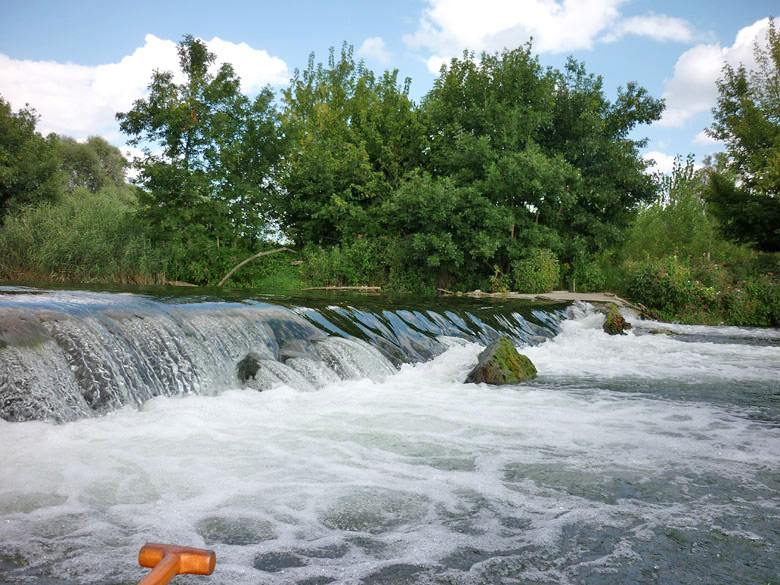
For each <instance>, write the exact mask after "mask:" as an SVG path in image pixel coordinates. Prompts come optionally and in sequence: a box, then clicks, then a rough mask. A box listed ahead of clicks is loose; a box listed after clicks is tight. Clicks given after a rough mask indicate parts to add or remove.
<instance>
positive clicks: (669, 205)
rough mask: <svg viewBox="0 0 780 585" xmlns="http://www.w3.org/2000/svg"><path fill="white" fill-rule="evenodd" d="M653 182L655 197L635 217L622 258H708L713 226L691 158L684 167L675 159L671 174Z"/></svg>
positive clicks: (701, 174)
mask: <svg viewBox="0 0 780 585" xmlns="http://www.w3.org/2000/svg"><path fill="white" fill-rule="evenodd" d="M656 181H657V183H658V197H657V198H656V200H655V201H654V202H652V204H650V205H648V206H647V207H644V208H642V209H641V210H640V211H639V213H638V214H637V217H636V220H635V221H634V224H633V225H632V226H631V228H630V229H629V230H628V236H627V238H626V241H625V243H624V245H623V247H622V256H623V257H624V258H625V259H627V260H634V261H637V260H645V259H648V258H661V257H663V256H664V255H677V256H680V257H688V256H690V257H694V258H700V257H703V256H709V255H710V254H711V253H713V252H714V251H715V248H716V246H717V242H716V240H717V233H716V222H715V221H714V220H713V219H712V218H711V217H710V216H709V214H708V213H707V205H706V203H705V201H704V198H703V197H702V195H703V193H704V190H705V188H706V186H707V174H706V172H705V171H698V172H697V171H696V170H695V169H694V161H693V156H692V155H689V156H688V158H687V159H686V161H685V163H684V164H683V161H682V159H681V158H680V157H677V158H675V160H674V165H673V168H672V172H671V174H670V175H657V176H656Z"/></svg>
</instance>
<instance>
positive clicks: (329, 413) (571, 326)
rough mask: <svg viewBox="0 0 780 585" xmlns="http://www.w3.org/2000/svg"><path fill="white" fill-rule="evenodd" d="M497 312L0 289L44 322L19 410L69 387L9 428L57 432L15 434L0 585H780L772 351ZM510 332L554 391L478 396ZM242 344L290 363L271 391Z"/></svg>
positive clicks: (779, 378) (9, 437)
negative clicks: (244, 375)
mask: <svg viewBox="0 0 780 585" xmlns="http://www.w3.org/2000/svg"><path fill="white" fill-rule="evenodd" d="M469 303H470V304H469ZM480 303H482V304H480ZM484 303H485V301H457V300H453V301H452V302H449V303H448V302H446V301H442V300H440V299H431V300H430V301H415V302H411V301H406V302H404V301H391V300H387V299H383V298H381V297H379V298H362V299H361V298H349V299H347V300H344V299H343V298H342V297H327V298H319V299H312V298H310V299H292V298H281V297H264V298H259V297H255V298H254V299H239V298H231V299H224V298H216V297H207V296H200V297H191V298H188V299H180V298H176V299H161V298H154V297H149V296H147V295H138V294H127V293H126V292H125V293H116V292H114V293H104V292H94V291H93V292H80V291H44V290H39V289H20V288H18V287H4V288H3V287H0V314H1V313H2V312H3V311H5V313H6V314H12V313H14V311H17V312H18V311H23V312H24V314H25V315H26V317H25V319H27V318H29V317H30V315H42V314H45V315H47V316H46V317H45V319H43V321H42V322H43V327H44V329H41V331H42V333H41V332H40V331H39V333H40V335H43V337H42V338H41V339H38V341H37V342H36V343H35V344H30V343H27V344H24V343H21V342H19V343H18V346H15V345H13V344H6V345H7V346H6V347H5V348H0V354H3V355H5V356H6V357H5V358H3V359H5V362H2V361H0V368H5V369H6V372H5V374H4V373H3V372H2V371H0V399H2V396H3V394H2V392H3V391H6V393H7V396H14V400H16V398H15V395H14V394H13V393H14V392H18V391H20V389H27V390H30V391H31V392H32V391H35V392H38V394H40V395H41V396H43V394H44V393H45V392H44V391H45V390H46V388H41V387H40V386H45V385H46V384H52V385H55V386H57V387H56V388H51V389H49V390H51V396H52V397H53V398H52V399H51V400H53V401H54V402H48V400H49V399H48V398H46V399H44V398H40V397H39V398H36V402H32V403H29V404H27V403H25V404H24V405H23V406H24V408H26V409H28V410H21V407H14V409H9V410H8V412H13V413H16V414H14V415H13V416H17V417H18V416H21V415H19V413H27V414H25V415H24V416H27V415H28V414H29V413H30V412H32V411H31V410H29V409H32V408H40V412H41V415H40V417H41V418H44V419H46V420H27V421H26V422H17V421H14V422H11V421H4V420H0V583H3V584H14V585H16V584H23V583H31V584H35V585H72V584H76V583H122V584H126V583H134V582H137V581H138V580H140V579H141V578H142V577H143V575H144V574H145V572H146V570H144V569H140V568H138V567H137V564H136V558H137V553H138V550H139V548H140V547H141V545H143V544H144V542H147V541H150V542H171V543H177V544H182V545H188V546H197V547H205V548H210V549H213V550H215V551H216V553H217V569H216V571H215V573H214V574H213V575H212V576H210V577H187V576H181V577H177V578H176V579H175V580H174V581H173V582H174V583H181V584H187V583H191V584H195V583H199V584H204V585H205V584H208V583H211V584H225V585H227V584H235V585H243V584H247V585H249V584H253V585H254V584H265V583H268V584H271V583H274V584H275V583H279V584H287V583H289V584H296V585H325V584H327V583H346V584H361V583H362V584H367V585H380V584H401V585H402V584H413V583H421V584H442V585H443V584H464V585H465V584H478V583H480V584H481V583H501V584H504V583H506V584H534V585H536V584H547V583H556V584H594V585H601V584H603V585H607V584H609V585H615V584H669V585H672V584H681V585H687V584H694V583H697V584H699V583H705V584H745V585H747V584H755V585H759V584H760V585H766V584H778V583H780V578H779V577H778V574H780V330H776V329H742V328H735V327H703V326H702V327H697V326H676V325H668V324H664V325H662V326H663V327H665V328H667V329H671V330H672V331H674V332H675V333H676V334H675V335H669V336H667V335H651V334H650V333H649V331H650V330H651V329H653V328H657V327H659V326H661V325H659V324H657V323H651V322H642V321H639V320H638V319H637V318H635V317H632V316H630V315H629V319H630V320H632V321H633V323H634V329H632V330H631V331H630V332H629V333H628V335H624V336H619V337H610V336H608V335H606V334H605V333H603V332H602V330H601V324H602V322H603V316H602V315H601V314H600V313H598V312H597V311H595V310H594V309H593V308H592V307H590V306H587V305H575V306H571V307H565V306H559V305H555V306H537V305H530V304H528V303H525V304H517V305H514V304H506V303H500V302H498V303H493V304H484ZM279 311H281V313H283V314H284V315H287V316H288V317H285V319H288V320H287V321H285V320H284V319H282V321H285V323H288V325H285V326H284V327H282V328H281V329H279V326H278V322H279V314H280V313H279ZM53 313H57V314H58V315H60V317H57V318H54V317H52V316H51V315H52V314H53ZM62 314H67V318H61V315H62ZM154 315H158V316H157V317H155V316H154ZM159 315H162V317H160V316H159ZM268 315H271V316H273V319H274V321H273V322H274V324H275V325H274V327H275V328H276V329H274V331H277V333H276V334H275V336H274V335H270V336H269V337H268V339H266V338H265V337H263V336H264V335H266V333H263V332H258V333H255V334H253V336H250V335H248V334H247V335H244V334H241V335H244V336H243V337H241V335H239V333H237V332H236V331H234V330H233V329H230V328H231V327H237V326H236V323H239V324H240V331H243V332H246V331H247V327H249V326H248V325H247V323H254V322H255V321H256V322H258V323H259V322H262V323H268V322H269V317H268ZM38 320H40V319H38ZM253 320H254V321H253ZM304 321H305V322H306V323H309V324H312V328H311V329H309V328H307V327H308V326H304V325H301V323H303V322H304ZM25 323H27V321H25ZM289 323H293V324H295V327H292V326H291V325H289ZM142 325H143V326H142ZM163 325H164V327H163ZM315 326H316V327H315ZM35 327H38V323H37V321H36V324H35ZM258 327H259V326H258ZM260 329H261V328H258V331H260ZM293 329H294V333H295V335H298V336H299V339H305V340H306V343H309V341H312V340H314V342H313V344H312V345H311V346H307V348H308V349H307V348H303V349H304V350H305V352H304V353H302V354H300V355H298V354H295V356H297V357H295V356H294V357H293V358H292V360H293V361H289V355H292V354H290V353H289V352H287V353H285V351H287V350H284V348H283V347H282V346H283V343H282V341H280V334H279V333H278V331H280V330H283V331H284V335H283V336H282V337H284V339H283V341H284V342H285V343H287V344H288V345H285V346H284V347H290V346H289V341H290V337H291V335H293V333H291V331H293ZM314 329H317V331H319V332H320V333H316V334H315V333H314V332H313V331H314ZM163 330H164V331H166V332H167V333H165V335H169V336H170V340H168V341H171V343H173V341H175V338H176V337H177V336H180V337H181V339H179V342H178V343H174V344H173V345H172V346H171V347H173V349H170V348H169V349H170V355H169V356H167V357H166V358H165V359H164V360H163V359H162V358H160V360H161V361H159V362H157V361H153V360H152V361H150V360H149V359H146V358H144V359H141V358H140V357H138V356H140V355H141V353H139V352H141V350H142V349H143V348H142V344H141V343H140V341H138V340H139V339H141V338H145V336H147V337H148V336H152V337H153V336H155V335H156V336H158V337H159V336H163V334H162V333H161V331H163ZM266 330H267V329H266ZM266 330H263V331H266ZM36 331H37V329H36ZM225 331H227V333H226V332H225ZM66 334H67V335H66ZM495 334H509V335H511V336H512V337H513V339H514V340H515V343H516V345H517V346H518V349H519V350H520V351H521V352H522V353H524V354H526V355H527V356H528V357H530V359H531V360H532V361H533V362H534V363H535V364H536V367H537V369H538V371H539V377H538V378H537V379H536V380H533V381H531V382H526V383H522V384H518V385H510V386H503V387H489V386H485V385H475V384H464V383H463V380H464V379H465V377H466V375H467V374H468V372H469V371H470V369H471V368H472V367H473V366H474V365H475V364H476V361H477V356H478V354H479V352H480V351H481V350H482V349H483V346H484V343H485V342H486V341H487V340H488V339H489V338H492V337H494V336H495ZM185 337H186V338H187V339H189V341H186V339H184V338H185ZM237 337H241V340H240V343H239V341H237ZM228 338H230V339H232V340H233V343H234V345H230V343H228V341H227V339H228ZM342 338H344V339H346V341H344V340H343V339H342ZM98 339H102V340H103V343H104V344H105V345H104V346H103V349H101V348H98V347H96V346H95V345H94V344H95V343H97V342H96V340H98ZM133 339H135V340H136V341H137V343H136V345H137V347H136V346H135V345H133V343H134V342H133ZM166 339H167V338H166ZM79 340H80V341H79ZM258 340H260V341H258ZM17 341H18V340H17ZM158 341H159V340H158ZM163 341H165V340H163ZM163 341H159V343H158V344H157V345H155V344H153V343H152V342H151V341H148V342H145V343H146V345H143V347H145V348H146V350H144V351H149V352H152V353H154V352H156V354H155V355H157V354H160V351H161V350H160V348H161V347H165V344H164V343H163ZM66 342H67V343H66ZM195 342H197V344H196V343H195ZM188 343H189V344H190V345H188ZM296 343H297V342H296ZM79 344H80V345H79ZM112 344H114V345H112ZM0 345H2V344H0ZM196 345H198V346H207V347H208V348H210V349H209V352H208V353H206V354H204V356H205V357H203V358H202V359H201V358H200V357H199V354H197V352H196ZM76 346H78V351H77V350H76V349H73V348H74V347H76ZM174 346H175V347H174ZM315 346H316V347H315ZM295 347H299V345H295ZM90 348H91V349H90ZM106 348H109V349H106ZM134 348H135V349H134ZM149 348H152V349H149ZM154 348H156V349H154ZM268 348H270V349H268ZM312 348H314V349H312ZM109 350H110V351H109ZM131 350H132V351H131ZM174 350H175V352H178V353H176V355H174V353H175V352H174ZM247 350H252V351H258V352H260V354H261V355H262V356H264V357H266V358H267V359H268V363H269V364H273V363H276V362H275V361H274V359H276V360H277V361H278V363H281V362H282V361H283V360H282V358H281V357H280V356H287V357H285V358H284V359H285V360H288V361H285V362H284V363H283V364H282V365H281V366H273V367H271V366H269V367H270V370H272V371H273V372H275V374H274V376H270V374H269V376H268V377H267V378H264V380H265V381H264V382H263V383H264V384H266V386H264V388H265V389H264V390H263V391H262V392H260V391H258V390H257V389H255V388H252V387H242V385H241V384H240V383H239V382H238V380H237V379H236V378H235V367H236V362H237V361H238V360H239V359H240V358H241V357H242V356H243V355H244V353H245V352H246V351H247ZM339 351H340V352H342V353H341V354H339V355H340V356H341V357H338V358H335V357H333V355H335V354H336V353H338V352H339ZM68 352H70V353H68ZM123 352H124V353H123ZM132 352H136V353H132ZM263 352H266V353H263ZM306 352H308V353H306ZM328 352H330V353H328ZM136 354H137V355H136ZM90 355H91V356H93V357H94V356H98V357H94V359H93V360H92V361H90V360H87V359H86V357H85V358H84V360H83V363H82V362H79V363H76V362H77V361H78V360H79V359H81V358H79V357H78V356H90ZM74 356H76V357H74ZM177 356H178V357H177ZM219 356H222V357H219ZM274 356H275V357H274ZM316 356H320V357H319V358H316ZM147 357H148V356H147ZM98 358H99V359H98ZM185 358H186V359H185ZM315 358H316V359H315ZM320 358H321V359H320ZM60 359H61V360H65V361H63V362H62V363H63V364H65V366H62V367H60V366H59V365H57V364H58V363H59V362H58V361H57V360H60ZM295 359H298V360H299V361H298V362H295V361H294V360H295ZM101 360H102V361H101ZM112 360H113V361H112ZM144 360H146V361H144ZM219 360H224V361H225V363H224V364H219V363H216V362H218V361H219ZM307 360H308V361H307ZM318 360H320V361H318ZM141 362H144V363H143V364H141ZM310 362H311V363H310ZM38 363H45V364H46V368H43V369H41V370H40V371H38V370H37V365H36V364H38ZM312 363H319V364H325V365H327V367H325V365H323V366H322V369H321V371H320V370H318V371H316V372H313V371H312V370H311V368H313V367H314V366H312V365H311V364H312ZM117 364H120V365H121V367H120V365H117ZM166 364H167V365H166ZM186 364H188V366H187V367H186V368H185V367H184V366H185V365H186ZM304 365H305V366H306V367H304ZM282 366H283V367H282ZM310 366H311V368H310V369H307V368H309V367H310ZM89 367H93V368H97V369H101V368H102V369H103V370H102V374H101V376H102V377H99V376H96V375H93V374H89V373H88V372H86V373H85V368H89ZM146 367H149V368H151V369H152V370H154V369H158V370H160V369H164V368H168V369H169V370H170V372H172V373H170V374H168V373H166V376H162V375H161V376H160V377H159V379H152V378H150V377H149V374H144V373H143V372H144V371H145V370H144V368H146ZM187 368H189V369H187ZM287 370H290V371H292V370H294V371H295V372H297V374H296V375H297V377H296V376H294V375H293V374H290V373H289V372H287ZM285 372H287V373H285ZM3 375H5V378H3ZM12 376H16V378H13V377H12ZM25 376H26V377H25ZM145 376H146V377H145ZM177 376H178V382H177V383H178V384H179V389H178V390H177V391H176V392H171V393H170V395H166V393H165V392H162V391H157V390H155V391H152V390H153V389H154V388H157V387H158V386H160V387H162V386H164V385H166V384H168V385H169V383H170V380H174V379H176V377H177ZM3 379H4V380H5V382H3ZM98 379H100V380H102V382H101V384H103V385H102V386H95V384H97V382H96V381H95V380H98ZM14 380H17V381H16V382H15V381H14ZM18 380H21V381H18ZM144 380H145V381H144ZM166 380H168V382H165V381H166ZM301 380H302V381H301ZM3 384H5V386H3ZM14 384H16V386H14ZM68 384H70V385H71V386H72V387H73V388H74V389H75V390H74V391H83V390H84V389H85V388H86V387H87V385H91V386H89V387H90V388H92V389H94V388H98V389H99V390H100V392H102V393H103V394H101V399H100V400H97V399H94V397H92V395H90V397H88V399H82V398H81V397H79V400H84V401H85V402H84V404H81V403H80V402H79V403H78V404H76V403H75V402H73V401H71V400H70V399H69V398H63V397H62V393H63V392H64V391H65V390H63V388H65V387H67V388H70V386H68ZM129 384H139V385H143V384H146V387H142V388H129V389H128V388H127V387H126V386H127V385H129ZM117 389H119V390H117ZM120 390H121V392H120ZM68 391H70V390H68ZM36 396H37V395H36ZM137 396H142V399H141V398H134V397H137ZM106 397H108V398H106ZM123 397H124V398H123ZM128 397H129V398H128ZM52 404H53V405H54V406H52ZM57 408H62V409H63V410H62V413H63V414H60V415H57V414H56V412H59V411H57V410H56V409H57ZM7 416H8V418H12V416H11V415H10V414H9V415H7ZM58 417H59V418H58ZM57 421H59V422H57Z"/></svg>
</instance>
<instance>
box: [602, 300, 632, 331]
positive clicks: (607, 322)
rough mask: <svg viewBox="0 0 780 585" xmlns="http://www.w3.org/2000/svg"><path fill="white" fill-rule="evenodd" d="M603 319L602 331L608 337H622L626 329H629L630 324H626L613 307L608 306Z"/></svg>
mask: <svg viewBox="0 0 780 585" xmlns="http://www.w3.org/2000/svg"><path fill="white" fill-rule="evenodd" d="M606 313H607V317H606V319H604V331H605V332H606V333H609V334H610V335H624V334H625V331H626V329H631V323H629V322H627V321H626V320H625V319H624V318H623V315H621V314H620V311H619V310H618V308H617V307H616V306H615V305H609V306H608V307H607V310H606Z"/></svg>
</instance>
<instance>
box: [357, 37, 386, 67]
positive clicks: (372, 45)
mask: <svg viewBox="0 0 780 585" xmlns="http://www.w3.org/2000/svg"><path fill="white" fill-rule="evenodd" d="M357 54H358V56H360V57H365V58H368V59H374V60H376V61H379V62H380V63H388V62H389V61H390V53H389V52H388V51H387V49H386V47H385V41H384V39H383V38H382V37H368V38H367V39H366V40H365V41H363V44H362V45H360V48H359V49H358V50H357Z"/></svg>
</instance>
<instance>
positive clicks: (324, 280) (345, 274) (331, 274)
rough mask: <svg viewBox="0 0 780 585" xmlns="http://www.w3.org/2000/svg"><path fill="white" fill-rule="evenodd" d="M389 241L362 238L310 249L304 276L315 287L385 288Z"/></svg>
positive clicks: (307, 252) (307, 251)
mask: <svg viewBox="0 0 780 585" xmlns="http://www.w3.org/2000/svg"><path fill="white" fill-rule="evenodd" d="M387 244H388V242H387V240H386V239H384V238H359V239H356V240H354V241H353V242H350V243H343V244H342V245H340V246H332V247H330V248H319V247H316V246H309V247H307V248H306V249H305V250H304V252H303V254H304V257H305V264H304V268H303V274H304V277H305V278H306V280H308V281H309V283H311V284H312V285H313V286H367V285H375V286H382V285H383V284H385V283H386V282H387V280H388V270H389V266H388V262H387V255H388V249H387Z"/></svg>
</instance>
